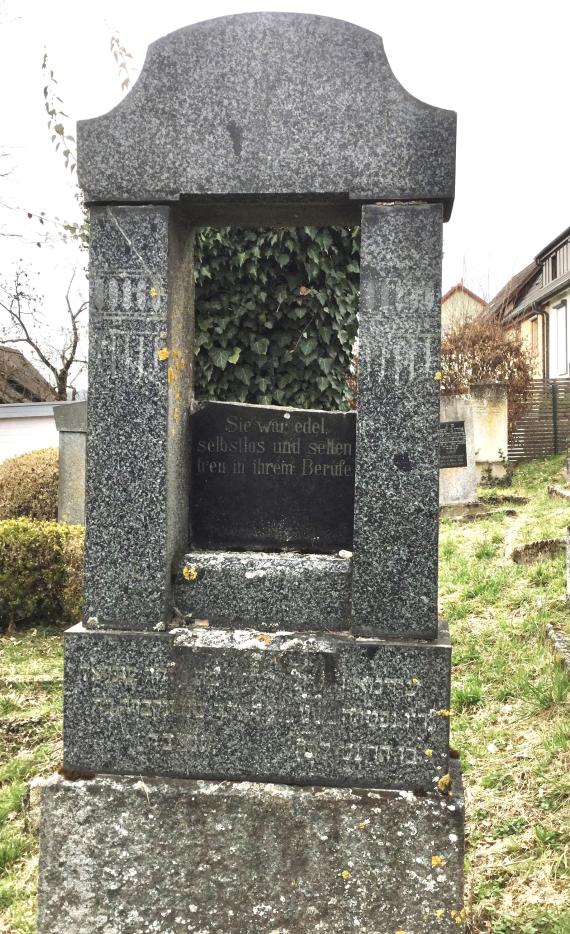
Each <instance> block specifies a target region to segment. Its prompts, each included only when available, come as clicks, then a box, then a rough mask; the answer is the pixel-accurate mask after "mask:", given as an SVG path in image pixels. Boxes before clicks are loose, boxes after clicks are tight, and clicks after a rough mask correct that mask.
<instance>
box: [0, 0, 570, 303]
mask: <svg viewBox="0 0 570 934" xmlns="http://www.w3.org/2000/svg"><path fill="white" fill-rule="evenodd" d="M276 9H277V10H284V11H300V12H304V13H319V14H322V15H328V16H335V17H338V18H341V19H348V20H351V21H352V22H354V23H357V24H359V25H361V26H364V27H366V28H367V29H371V30H373V31H374V32H377V33H379V34H380V35H382V36H383V38H384V43H385V48H386V52H387V55H388V59H389V61H390V64H391V66H392V69H393V71H394V73H395V75H396V76H397V78H398V79H399V80H400V82H401V83H402V84H403V85H404V86H405V87H406V88H407V89H408V91H410V92H411V93H412V94H414V95H415V96H417V97H419V98H421V99H422V100H425V101H426V102H428V103H430V104H433V105H436V106H439V107H446V108H450V109H453V110H456V111H457V112H458V150H457V192H456V201H455V208H454V211H453V216H452V219H451V221H450V223H448V224H446V225H445V228H444V231H445V239H444V249H445V258H444V273H443V288H444V291H445V290H446V289H448V288H449V287H450V286H451V285H453V284H455V283H456V282H457V281H459V280H460V279H461V278H463V279H464V281H465V284H466V285H467V286H468V287H470V288H471V289H473V290H474V291H475V292H477V293H479V294H480V295H482V296H483V297H484V298H489V297H492V296H493V295H494V294H495V292H496V291H498V289H499V288H500V287H501V286H502V285H503V284H504V282H505V281H506V280H507V279H508V278H509V277H510V276H511V275H512V274H514V273H515V272H517V271H518V270H519V269H520V268H522V267H523V266H524V265H526V264H527V263H528V262H529V261H530V259H531V258H532V257H533V256H534V255H535V254H536V253H537V252H538V251H539V250H540V249H541V248H542V247H543V246H544V245H545V244H546V243H547V242H548V241H549V240H551V239H553V238H554V237H555V236H556V235H557V234H558V233H559V232H561V231H562V230H563V229H564V228H566V227H567V226H568V225H570V204H569V185H568V180H569V178H570V171H569V166H570V163H569V155H570V120H569V119H568V116H569V103H570V93H569V72H570V66H569V48H570V42H569V35H570V32H569V26H570V4H568V3H567V2H564V0H558V2H555V0H543V2H542V3H540V4H538V5H537V4H530V3H524V2H519V3H514V2H511V0H494V2H489V0H478V2H476V3H474V2H470V3H467V2H461V0H455V2H448V0H439V2H438V0H432V2H427V0H423V2H421V0H376V2H373V3H372V2H371V3H364V2H360V0H352V2H350V3H340V2H335V0H328V2H315V3H312V4H310V5H306V6H303V5H302V4H301V3H288V2H285V0H281V2H278V3H271V2H268V0H266V2H264V3H261V4H253V3H251V2H248V0H243V2H241V3H237V2H225V3H223V2H218V0H209V2H208V3H190V2H181V0H160V2H159V3H153V4H149V5H148V6H147V5H145V4H144V3H141V2H140V0H138V2H134V0H98V2H89V3H85V2H83V3H81V2H78V0H52V2H49V3H43V2H41V0H3V2H2V0H0V42H1V46H0V53H1V54H0V87H1V88H2V89H3V91H2V94H1V97H0V100H1V104H0V117H1V126H2V135H1V137H0V152H2V151H5V152H6V153H7V156H6V157H5V158H3V159H2V161H1V162H0V172H2V171H4V172H5V171H7V170H9V174H8V175H6V176H5V177H3V178H0V234H3V235H2V236H0V279H2V278H6V277H7V276H9V274H10V270H11V268H12V267H13V265H14V263H16V262H17V261H18V260H19V259H22V260H23V262H24V263H25V264H26V265H27V266H28V267H29V268H30V269H31V270H32V271H33V272H34V273H36V274H37V277H38V282H37V285H38V288H39V290H40V291H42V292H44V293H45V294H46V307H47V308H48V310H49V311H50V313H51V314H53V316H54V317H57V316H58V315H59V314H60V309H61V299H62V296H63V293H64V291H65V288H66V285H67V282H68V279H69V276H70V272H71V270H72V269H73V268H74V266H76V265H77V264H79V267H81V265H82V264H83V265H84V262H85V256H84V255H81V254H78V251H77V250H76V248H75V247H74V246H73V245H62V244H61V243H60V242H58V241H57V240H55V241H53V242H52V245H46V246H43V247H42V248H41V249H38V248H37V247H36V246H35V245H34V244H35V241H36V240H37V238H38V234H37V231H38V228H37V225H36V222H35V221H30V220H28V219H27V217H26V214H25V212H23V211H22V210H21V209H22V208H24V209H25V210H26V211H31V212H33V213H40V212H41V211H45V212H46V214H47V215H48V216H50V217H51V216H58V217H60V218H64V219H68V218H73V217H76V216H77V207H76V202H75V200H74V188H73V183H72V179H71V177H70V175H69V173H66V171H65V169H64V167H63V163H62V161H61V159H60V158H59V156H58V155H56V154H55V153H54V152H53V149H52V147H51V144H50V140H49V134H48V131H47V126H46V115H45V111H44V109H43V95H42V87H43V76H42V72H41V61H42V56H43V49H44V47H45V48H46V49H47V51H48V54H49V58H50V61H51V64H52V67H53V69H54V72H55V73H56V77H57V79H58V84H59V90H60V95H61V97H62V98H63V100H64V103H65V109H66V111H67V113H68V114H69V117H70V120H69V128H70V130H72V132H73V133H74V122H75V120H76V119H78V118H84V117H92V116H96V115H97V114H100V113H104V112H106V111H107V110H109V109H110V108H111V107H112V106H114V104H115V103H117V101H118V100H119V99H120V96H121V91H120V82H119V77H118V73H117V69H116V66H115V63H114V61H113V59H112V57H111V55H110V52H109V42H110V37H111V35H113V33H118V34H119V35H120V38H121V41H122V42H123V43H124V45H125V46H126V47H127V48H128V49H129V50H130V52H131V53H132V55H133V77H136V74H137V73H138V70H139V69H140V67H141V65H142V62H143V59H144V54H145V50H146V46H147V45H148V44H149V42H151V41H152V40H154V39H155V38H158V37H159V36H161V35H164V34H165V33H167V32H170V31H172V30H173V29H177V28H179V27H181V26H184V25H187V24H188V23H192V22H197V21H199V20H202V19H208V18H212V17H215V16H221V15H226V14H228V13H238V12H247V11H253V10H276ZM44 230H45V228H44ZM77 281H78V284H79V287H80V289H85V280H84V278H83V276H82V275H79V276H78V280H77Z"/></svg>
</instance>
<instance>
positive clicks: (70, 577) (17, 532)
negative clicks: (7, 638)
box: [0, 518, 84, 625]
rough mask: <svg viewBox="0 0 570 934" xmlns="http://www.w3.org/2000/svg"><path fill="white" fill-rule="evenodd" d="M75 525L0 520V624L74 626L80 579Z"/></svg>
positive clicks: (77, 616)
mask: <svg viewBox="0 0 570 934" xmlns="http://www.w3.org/2000/svg"><path fill="white" fill-rule="evenodd" d="M83 537H84V530H83V527H82V526H79V525H65V524H64V523H59V522H40V521H34V520H33V519H23V518H22V519H6V520H4V521H0V623H1V624H2V625H8V624H10V623H24V622H26V623H28V622H34V621H40V620H41V621H42V622H67V623H76V622H79V619H80V616H81V593H82V578H83Z"/></svg>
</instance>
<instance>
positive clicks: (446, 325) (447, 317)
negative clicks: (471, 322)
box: [441, 289, 485, 334]
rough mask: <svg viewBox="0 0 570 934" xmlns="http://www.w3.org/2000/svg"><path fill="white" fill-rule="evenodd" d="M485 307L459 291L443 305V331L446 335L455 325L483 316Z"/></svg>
mask: <svg viewBox="0 0 570 934" xmlns="http://www.w3.org/2000/svg"><path fill="white" fill-rule="evenodd" d="M484 307H485V306H484V305H481V303H480V302H477V301H475V299H474V298H471V296H470V295H467V293H466V292H462V291H461V290H460V289H458V290H457V291H456V292H453V294H452V295H450V296H449V298H446V300H445V301H444V302H442V303H441V330H442V333H443V334H445V332H446V331H449V330H450V329H451V328H452V327H453V326H454V325H456V324H461V323H462V322H463V321H466V320H468V319H469V318H474V317H475V316H476V315H479V314H481V312H482V311H483V310H484Z"/></svg>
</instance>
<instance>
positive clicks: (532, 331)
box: [530, 317, 538, 357]
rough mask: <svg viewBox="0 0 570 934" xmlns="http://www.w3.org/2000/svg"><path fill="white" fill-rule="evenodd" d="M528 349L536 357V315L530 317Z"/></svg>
mask: <svg viewBox="0 0 570 934" xmlns="http://www.w3.org/2000/svg"><path fill="white" fill-rule="evenodd" d="M530 349H531V352H532V355H533V357H538V317H536V318H531V319H530Z"/></svg>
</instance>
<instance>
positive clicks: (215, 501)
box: [190, 402, 356, 553]
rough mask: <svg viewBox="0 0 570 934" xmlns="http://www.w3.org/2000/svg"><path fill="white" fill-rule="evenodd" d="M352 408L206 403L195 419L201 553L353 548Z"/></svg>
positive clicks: (195, 515) (194, 516)
mask: <svg viewBox="0 0 570 934" xmlns="http://www.w3.org/2000/svg"><path fill="white" fill-rule="evenodd" d="M355 429H356V419H355V414H354V412H323V411H318V410H313V409H292V408H283V407H279V406H258V405H247V404H242V403H233V402H206V403H204V404H203V405H202V406H200V408H199V409H198V411H196V412H195V413H194V414H193V415H192V416H191V418H190V435H191V450H192V459H191V494H190V495H191V505H190V529H191V532H190V535H191V541H192V544H193V545H194V546H195V547H198V548H214V549H215V548H236V549H239V548H244V549H248V550H252V549H253V550H262V551H272V550H286V551H310V552H322V553H328V552H330V553H332V552H336V551H338V550H340V549H342V548H344V549H351V548H352V535H353V514H354V450H355Z"/></svg>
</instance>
